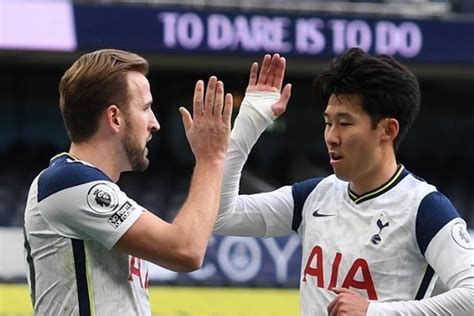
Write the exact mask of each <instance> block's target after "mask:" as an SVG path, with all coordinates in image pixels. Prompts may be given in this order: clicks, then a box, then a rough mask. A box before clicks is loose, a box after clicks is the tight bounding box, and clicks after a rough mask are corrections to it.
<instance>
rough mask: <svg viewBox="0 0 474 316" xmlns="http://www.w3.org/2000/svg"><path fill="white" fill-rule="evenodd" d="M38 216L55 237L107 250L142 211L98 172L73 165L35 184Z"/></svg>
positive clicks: (44, 176)
mask: <svg viewBox="0 0 474 316" xmlns="http://www.w3.org/2000/svg"><path fill="white" fill-rule="evenodd" d="M38 208H39V211H40V214H41V216H43V218H44V219H45V221H46V222H47V223H48V224H49V225H50V226H51V227H52V228H53V230H55V231H56V232H57V233H58V234H60V235H62V236H64V237H68V238H74V239H83V240H96V241H98V242H100V243H101V244H103V245H104V246H105V247H106V248H108V249H111V248H112V247H113V246H114V245H115V243H116V242H117V241H118V240H119V239H120V237H122V236H123V234H125V232H126V231H127V230H128V229H129V228H130V227H131V226H132V225H133V224H134V223H135V221H136V220H137V219H138V218H139V217H140V215H141V214H142V212H143V208H142V207H141V206H140V205H138V204H137V203H136V202H135V201H133V200H132V199H130V198H129V197H128V196H127V195H126V194H125V193H124V192H123V191H122V190H120V188H119V187H118V186H117V185H116V184H115V183H113V182H111V181H110V180H109V179H108V178H107V177H104V176H103V174H102V173H101V172H100V171H97V170H91V168H90V167H87V166H81V165H75V166H72V167H68V168H67V170H63V171H62V172H60V173H55V174H43V175H42V176H41V177H40V179H39V181H38Z"/></svg>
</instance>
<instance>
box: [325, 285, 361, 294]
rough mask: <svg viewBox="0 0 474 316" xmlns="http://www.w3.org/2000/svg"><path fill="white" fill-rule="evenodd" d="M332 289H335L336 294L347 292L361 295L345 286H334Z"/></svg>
mask: <svg viewBox="0 0 474 316" xmlns="http://www.w3.org/2000/svg"><path fill="white" fill-rule="evenodd" d="M331 291H333V292H334V293H336V294H342V293H347V294H352V295H359V294H358V293H357V292H354V291H351V290H349V289H346V288H345V287H335V288H332V289H331Z"/></svg>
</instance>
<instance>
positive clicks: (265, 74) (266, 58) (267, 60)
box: [257, 54, 272, 85]
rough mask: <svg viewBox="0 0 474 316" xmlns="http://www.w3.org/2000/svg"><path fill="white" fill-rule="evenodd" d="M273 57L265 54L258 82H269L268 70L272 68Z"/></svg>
mask: <svg viewBox="0 0 474 316" xmlns="http://www.w3.org/2000/svg"><path fill="white" fill-rule="evenodd" d="M271 60H272V57H271V56H270V55H269V54H266V55H265V56H263V61H262V68H260V74H259V75H258V80H257V84H262V85H264V84H265V83H266V82H267V77H268V71H269V70H270V65H271Z"/></svg>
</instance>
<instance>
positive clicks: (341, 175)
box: [332, 167, 351, 182]
mask: <svg viewBox="0 0 474 316" xmlns="http://www.w3.org/2000/svg"><path fill="white" fill-rule="evenodd" d="M332 170H333V171H334V174H335V175H336V177H337V178H338V179H339V180H342V181H347V182H349V181H350V179H351V176H350V174H349V172H347V171H346V170H343V169H342V168H339V167H333V168H332Z"/></svg>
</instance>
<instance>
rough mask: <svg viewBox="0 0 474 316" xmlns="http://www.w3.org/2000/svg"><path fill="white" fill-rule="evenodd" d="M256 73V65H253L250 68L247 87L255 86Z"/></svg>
mask: <svg viewBox="0 0 474 316" xmlns="http://www.w3.org/2000/svg"><path fill="white" fill-rule="evenodd" d="M257 72H258V64H257V63H253V64H252V66H250V76H249V86H254V85H256V84H257Z"/></svg>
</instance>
